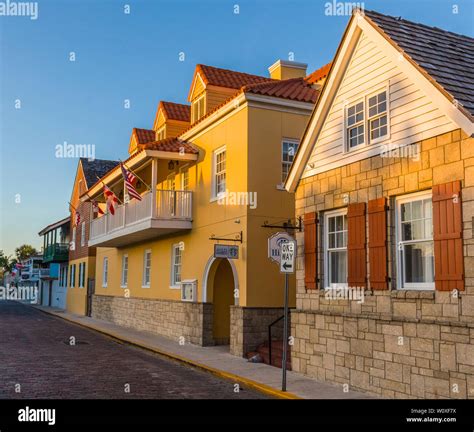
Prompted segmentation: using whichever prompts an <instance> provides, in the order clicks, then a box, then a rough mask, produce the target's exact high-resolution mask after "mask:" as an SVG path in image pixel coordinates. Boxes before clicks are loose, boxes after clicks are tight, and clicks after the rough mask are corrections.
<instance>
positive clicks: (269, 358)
mask: <svg viewBox="0 0 474 432" xmlns="http://www.w3.org/2000/svg"><path fill="white" fill-rule="evenodd" d="M283 318H285V315H282V316H281V317H280V318H277V319H276V320H275V321H273V322H272V323H271V324H270V325H269V326H268V363H269V364H270V366H271V364H272V327H273V326H274V325H275V324H276V323H277V322H278V321H280V320H282V319H283Z"/></svg>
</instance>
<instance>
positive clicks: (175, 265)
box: [171, 244, 182, 287]
mask: <svg viewBox="0 0 474 432" xmlns="http://www.w3.org/2000/svg"><path fill="white" fill-rule="evenodd" d="M181 249H182V248H181V244H175V245H173V251H172V257H171V286H172V287H178V286H179V284H180V283H181V262H182V250H181Z"/></svg>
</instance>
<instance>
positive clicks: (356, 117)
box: [347, 102, 365, 149]
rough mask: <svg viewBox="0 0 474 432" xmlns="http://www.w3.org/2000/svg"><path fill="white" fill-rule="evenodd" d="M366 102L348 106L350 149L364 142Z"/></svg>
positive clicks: (348, 139)
mask: <svg viewBox="0 0 474 432" xmlns="http://www.w3.org/2000/svg"><path fill="white" fill-rule="evenodd" d="M364 135H365V134H364V102H359V103H356V104H354V105H351V106H349V107H348V108H347V142H348V143H349V149H352V148H354V147H357V146H358V145H360V144H364V142H365V140H364Z"/></svg>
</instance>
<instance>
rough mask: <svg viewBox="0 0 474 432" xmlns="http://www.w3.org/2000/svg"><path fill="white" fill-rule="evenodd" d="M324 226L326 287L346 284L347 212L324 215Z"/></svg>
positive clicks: (344, 210) (339, 211)
mask: <svg viewBox="0 0 474 432" xmlns="http://www.w3.org/2000/svg"><path fill="white" fill-rule="evenodd" d="M324 226H325V236H324V237H325V239H324V262H325V272H324V273H325V275H326V277H325V282H326V286H327V287H330V286H331V285H333V284H347V210H346V209H343V210H337V211H331V212H328V213H326V214H325V217H324Z"/></svg>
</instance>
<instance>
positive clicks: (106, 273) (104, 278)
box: [102, 257, 109, 288]
mask: <svg viewBox="0 0 474 432" xmlns="http://www.w3.org/2000/svg"><path fill="white" fill-rule="evenodd" d="M108 277H109V259H108V258H107V257H104V259H103V261H102V286H103V287H104V288H106V287H107V279H108Z"/></svg>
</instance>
